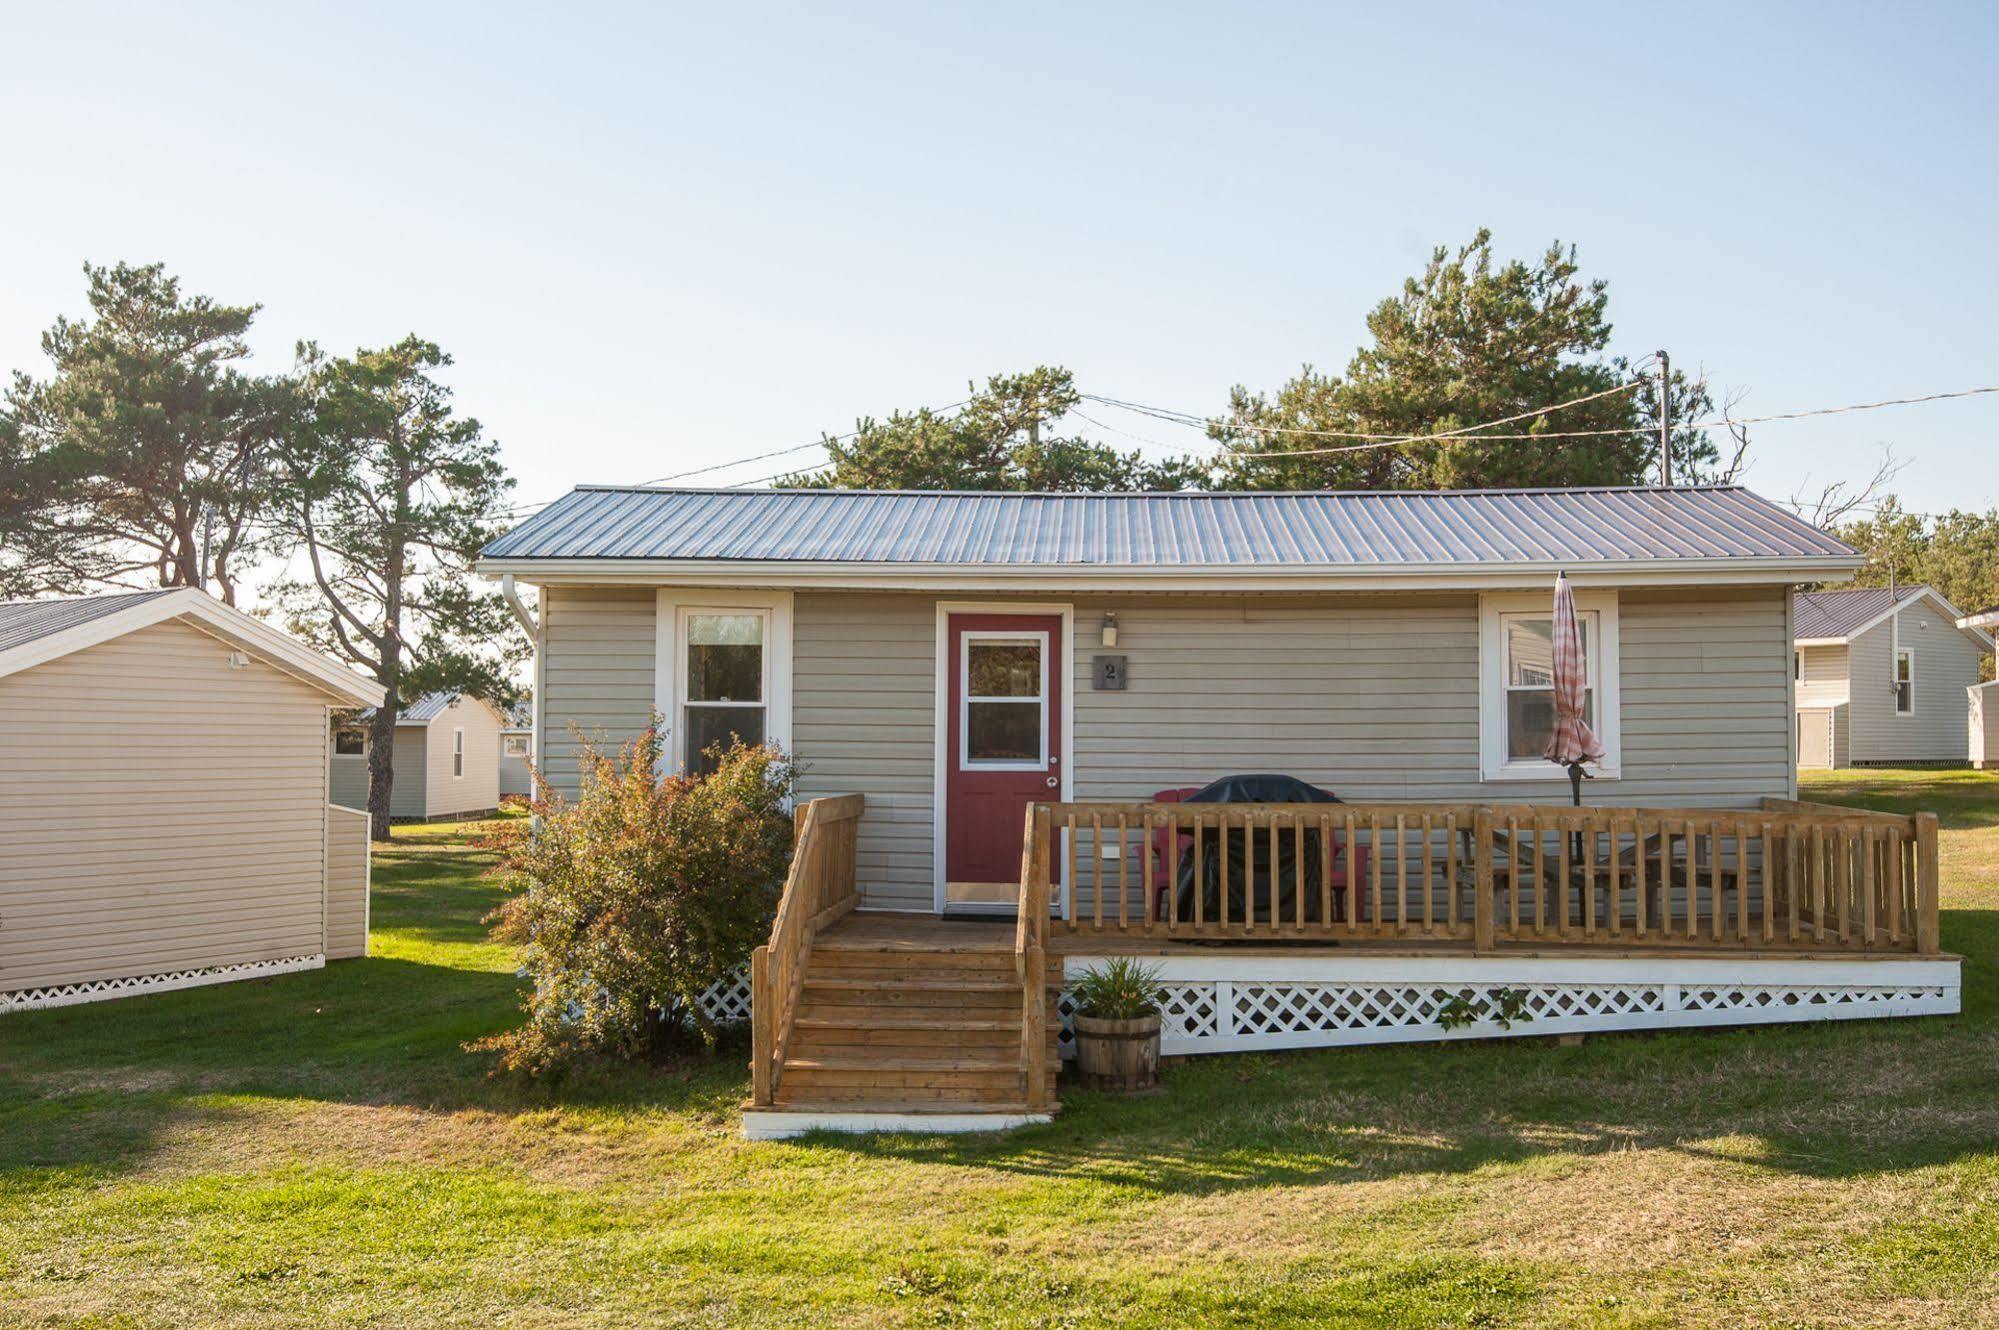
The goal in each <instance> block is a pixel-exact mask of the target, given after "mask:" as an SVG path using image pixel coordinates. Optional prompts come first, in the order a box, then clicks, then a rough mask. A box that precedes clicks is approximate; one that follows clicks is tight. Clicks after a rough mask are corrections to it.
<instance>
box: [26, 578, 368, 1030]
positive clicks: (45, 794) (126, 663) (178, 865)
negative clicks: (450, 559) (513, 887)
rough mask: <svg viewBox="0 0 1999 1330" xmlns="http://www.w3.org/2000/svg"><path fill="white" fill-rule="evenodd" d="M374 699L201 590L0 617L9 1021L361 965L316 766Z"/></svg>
mask: <svg viewBox="0 0 1999 1330" xmlns="http://www.w3.org/2000/svg"><path fill="white" fill-rule="evenodd" d="M380 696H381V694H380V690H379V689H377V688H376V687H375V685H374V684H372V683H370V682H369V681H367V680H365V679H362V678H360V677H359V676H357V675H355V674H353V673H351V672H349V671H348V670H346V669H344V668H342V667H341V666H339V665H336V664H334V663H333V662H331V661H328V660H326V659H325V658H323V657H321V656H320V655H318V654H317V653H315V652H313V651H312V650H310V649H309V648H307V647H305V646H303V645H301V644H300V643H298V642H295V641H293V640H292V639H291V638H289V637H286V636H285V635H284V634H283V633H280V632H278V631H277V630H276V629H274V628H272V627H270V626H269V625H268V624H265V623H262V622H261V621H259V620H257V619H254V618H252V617H250V616H249V615H247V614H244V613H242V612H240V611H238V610H235V609H231V608H230V607H228V606H226V605H223V604H221V603H220V602H218V601H216V600H213V599H211V598H210V597H208V596H207V595H205V594H204V593H202V592H200V591H195V590H191V589H186V588H179V589H171V590H160V591H143V592H134V593H131V594H126V595H108V596H94V597H88V598H82V599H69V600H42V601H21V602H13V603H8V604H0V1012H5V1011H10V1010H18V1009H22V1008H31V1007H47V1006H60V1005H64V1004H67V1003H72V1002H87V1001H92V1000H94V999H98V998H107V997H118V996H122V995H125V994H129V993H142V992H155V991H159V990H162V989H169V988H185V987H189V986H191V985H195V984H207V983H217V982H221V981H223V980H229V979H244V978H251V977H254V976H259V975H268V974H277V973H282V972H284V971H287V970H302V969H311V968H314V967H317V966H319V965H323V964H324V963H325V962H326V961H327V960H328V959H331V958H335V957H341V956H359V955H362V954H364V953H365V952H366V950H367V945H368V826H367V819H366V818H365V817H361V816H359V815H357V814H355V813H352V812H350V811H348V810H346V809H343V808H336V807H333V806H331V804H330V801H329V800H328V798H327V794H328V790H327V780H326V774H327V773H326V765H325V762H324V761H323V760H322V757H321V754H322V752H323V748H322V744H323V736H324V735H325V733H326V724H327V717H328V714H329V713H330V712H331V711H332V710H334V709H335V708H341V707H353V706H355V705H357V704H360V705H366V704H371V703H373V702H376V701H378V700H380Z"/></svg>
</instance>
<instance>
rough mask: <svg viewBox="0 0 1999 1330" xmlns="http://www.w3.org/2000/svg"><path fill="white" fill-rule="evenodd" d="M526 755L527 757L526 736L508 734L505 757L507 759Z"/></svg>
mask: <svg viewBox="0 0 1999 1330" xmlns="http://www.w3.org/2000/svg"><path fill="white" fill-rule="evenodd" d="M527 755H528V738H527V736H526V735H525V734H510V735H508V736H507V756H508V757H526V756H527Z"/></svg>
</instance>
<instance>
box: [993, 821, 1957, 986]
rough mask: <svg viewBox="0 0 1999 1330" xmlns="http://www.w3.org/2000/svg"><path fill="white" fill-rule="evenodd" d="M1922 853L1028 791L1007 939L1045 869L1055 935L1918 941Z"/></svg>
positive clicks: (1922, 937)
mask: <svg viewBox="0 0 1999 1330" xmlns="http://www.w3.org/2000/svg"><path fill="white" fill-rule="evenodd" d="M1036 819H1042V821H1037V820H1036ZM1037 826H1043V827H1045V831H1044V832H1042V833H1040V834H1037V832H1036V830H1035V828H1036V827H1037ZM1037 844H1038V845H1039V847H1040V851H1039V857H1038V858H1037V857H1036V846H1037ZM1051 858H1052V859H1053V860H1054V863H1053V864H1050V862H1049V860H1050V859H1051ZM1936 862H1937V861H1936V817H1935V815H1934V814H1929V813H1918V814H1915V815H1913V816H1909V817H1903V816H1896V815H1891V814H1885V813H1871V812H1866V811H1864V810H1860V809H1851V808H1839V807H1834V806H1830V805H1813V804H1800V803H1797V802H1795V801H1786V800H1765V801H1764V802H1763V804H1761V805H1760V806H1758V807H1757V808H1754V809H1706V808H1701V809H1695V808H1595V807H1593V808H1581V809H1578V808H1573V807H1569V806H1567V805H1541V804H1498V805H1476V804H1198V805H1197V804H1152V803H1129V804H1124V803H1055V804H1038V805H1036V806H1035V808H1034V809H1033V810H1032V811H1031V812H1030V822H1029V830H1028V836H1027V846H1026V848H1025V850H1024V851H1023V868H1022V888H1021V900H1022V918H1023V924H1022V929H1023V935H1022V942H1021V944H1020V947H1018V948H1017V950H1021V949H1024V948H1025V947H1026V946H1027V945H1028V941H1029V939H1028V938H1027V935H1026V930H1027V928H1028V925H1027V924H1026V923H1025V920H1026V918H1027V913H1028V906H1029V904H1030V902H1031V899H1033V898H1038V899H1040V900H1041V901H1043V902H1046V901H1047V900H1048V899H1049V898H1050V893H1052V892H1053V891H1054V889H1055V886H1056V884H1057V883H1058V882H1059V883H1061V884H1063V885H1065V886H1066V888H1067V891H1068V906H1069V908H1068V911H1067V917H1066V919H1065V920H1064V921H1063V922H1062V923H1061V924H1059V925H1058V926H1059V927H1062V928H1065V929H1067V930H1068V931H1070V932H1085V931H1088V932H1111V931H1118V932H1125V933H1142V934H1149V935H1153V936H1159V937H1166V938H1182V939H1204V938H1205V939H1217V940H1220V939H1228V940H1251V941H1255V940H1264V941H1282V940H1292V939H1297V940H1326V939H1331V940H1335V941H1339V940H1354V941H1382V940H1412V941H1413V940H1435V941H1452V940H1455V941H1459V942H1464V943H1469V944H1470V945H1471V946H1472V947H1473V948H1474V949H1476V950H1486V949H1489V948H1494V947H1497V946H1501V945H1509V946H1517V945H1523V944H1529V945H1560V944H1565V943H1568V944H1586V945H1620V946H1665V947H1677V948H1682V949H1713V948H1724V949H1726V948H1772V949H1778V948H1807V949H1816V950H1839V951H1895V950H1902V951H1915V952H1923V953H1934V952H1935V951H1936V950H1937V949H1938V942H1937V870H1936ZM1037 917H1038V918H1040V919H1042V920H1044V921H1045V918H1046V911H1045V909H1044V910H1043V912H1042V913H1041V914H1040V915H1039V916H1037ZM1041 926H1042V927H1045V926H1046V925H1045V922H1044V923H1043V924H1042V925H1041Z"/></svg>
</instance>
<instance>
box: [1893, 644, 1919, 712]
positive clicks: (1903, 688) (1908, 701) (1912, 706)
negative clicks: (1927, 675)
mask: <svg viewBox="0 0 1999 1330" xmlns="http://www.w3.org/2000/svg"><path fill="white" fill-rule="evenodd" d="M1894 682H1895V714H1896V715H1898V716H1913V715H1915V714H1916V652H1915V648H1913V647H1900V648H1898V649H1897V650H1896V652H1895V681H1894Z"/></svg>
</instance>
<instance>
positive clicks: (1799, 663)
mask: <svg viewBox="0 0 1999 1330" xmlns="http://www.w3.org/2000/svg"><path fill="white" fill-rule="evenodd" d="M1791 677H1792V678H1793V679H1803V678H1804V677H1805V653H1804V652H1802V651H1793V652H1792V653H1791Z"/></svg>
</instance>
